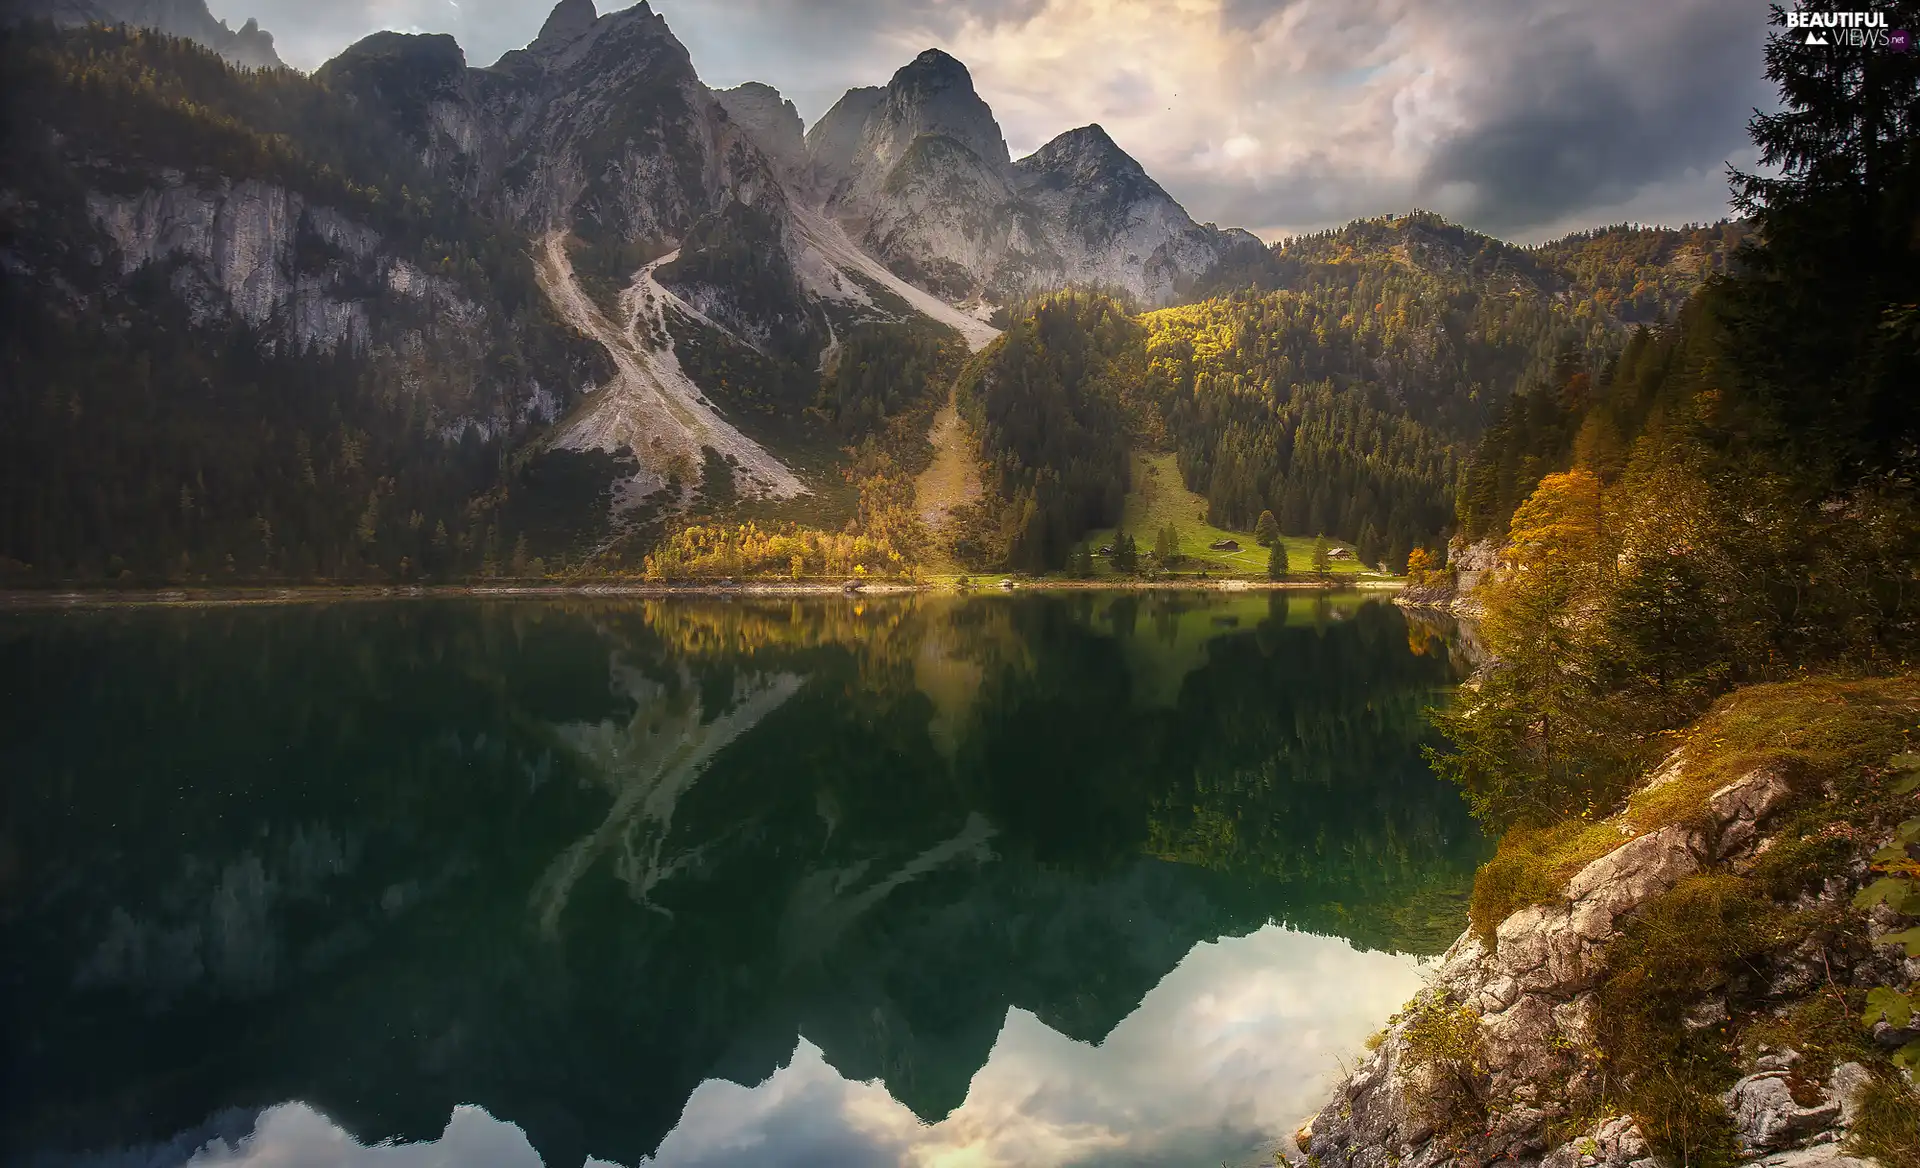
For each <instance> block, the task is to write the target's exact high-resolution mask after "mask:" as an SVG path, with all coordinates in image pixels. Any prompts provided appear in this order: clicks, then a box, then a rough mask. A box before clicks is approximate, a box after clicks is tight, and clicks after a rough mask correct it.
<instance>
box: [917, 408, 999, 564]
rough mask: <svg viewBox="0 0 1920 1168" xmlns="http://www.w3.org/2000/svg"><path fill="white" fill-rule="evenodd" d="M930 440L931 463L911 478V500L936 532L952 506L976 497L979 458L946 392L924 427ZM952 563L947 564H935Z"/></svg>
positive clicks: (979, 485) (950, 512)
mask: <svg viewBox="0 0 1920 1168" xmlns="http://www.w3.org/2000/svg"><path fill="white" fill-rule="evenodd" d="M927 441H929V442H931V443H933V465H931V466H929V467H928V468H927V469H926V470H925V471H923V472H922V473H921V475H920V477H919V478H916V479H914V480H913V501H914V504H915V506H917V507H918V508H919V511H920V520H921V522H923V523H925V524H926V525H927V529H928V530H930V531H932V532H935V533H936V534H937V533H939V531H940V530H941V528H943V527H944V526H946V523H947V520H948V519H950V518H951V517H952V515H953V512H954V511H955V509H957V508H959V507H960V506H962V505H963V504H966V503H970V502H972V501H973V500H975V499H978V498H979V497H980V494H981V491H982V489H983V488H982V487H981V484H980V460H979V455H978V454H977V452H976V451H975V449H974V443H973V431H972V430H971V429H970V428H969V427H968V426H967V423H966V421H965V419H963V418H961V417H960V409H959V406H958V404H957V403H956V401H955V400H954V398H953V396H952V395H951V394H949V396H948V397H947V404H946V405H944V406H941V407H940V412H939V413H937V414H935V415H934V417H933V428H932V429H931V430H929V431H927ZM936 566H941V567H949V568H950V567H952V566H953V565H950V564H942V565H936Z"/></svg>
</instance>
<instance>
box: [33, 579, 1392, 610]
mask: <svg viewBox="0 0 1920 1168" xmlns="http://www.w3.org/2000/svg"><path fill="white" fill-rule="evenodd" d="M1003 579H1006V580H1012V581H1013V586H1012V587H1011V588H1006V587H1002V586H1001V583H1000V582H1001V580H1003ZM1402 587H1403V585H1402V584H1401V583H1400V582H1398V581H1395V580H1390V579H1379V580H1367V581H1356V582H1352V583H1348V582H1344V581H1332V582H1327V581H1318V580H1245V579H1238V578H1232V577H1229V578H1224V579H1220V578H1216V579H1210V580H1198V579H1172V580H1123V581H1105V580H1027V579H1021V578H1018V577H1001V576H992V577H989V578H983V579H980V580H979V582H977V583H972V584H969V586H967V587H965V588H961V587H959V586H958V585H956V584H955V583H953V582H952V581H951V580H942V581H931V582H929V581H923V582H919V583H913V582H907V581H896V580H874V581H868V582H862V583H861V584H860V585H859V586H858V587H856V588H849V587H848V586H847V584H846V583H844V582H841V583H827V582H808V581H803V582H799V583H785V582H780V581H772V580H768V581H746V582H743V583H739V584H717V583H711V582H704V581H703V582H700V583H659V582H656V583H644V582H632V583H628V582H619V581H608V582H601V583H580V584H419V585H399V584H342V585H326V584H293V585H286V586H279V587H275V586H242V585H235V586H232V587H212V586H205V585H196V586H181V587H170V588H125V589H120V588H38V589H27V588H22V589H8V590H4V591H0V611H30V610H36V609H97V608H211V607H240V606H259V605H273V604H324V603H329V602H364V601H370V600H448V599H466V600H599V599H610V600H619V599H636V600H647V599H665V598H670V597H690V598H703V597H704V598H716V597H717V598H726V597H736V596H741V597H752V598H755V599H780V598H783V597H794V598H798V597H823V596H846V597H880V596H918V595H926V594H936V593H945V594H950V595H964V596H983V595H1011V594H1013V593H1018V592H1279V591H1303V592H1381V593H1389V592H1398V591H1399V590H1400V589H1401V588H1402Z"/></svg>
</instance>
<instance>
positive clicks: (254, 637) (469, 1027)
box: [0, 593, 1487, 1168]
mask: <svg viewBox="0 0 1920 1168" xmlns="http://www.w3.org/2000/svg"><path fill="white" fill-rule="evenodd" d="M1458 675H1459V663H1458V661H1457V660H1456V650H1455V648H1454V645H1453V642H1452V640H1451V633H1450V631H1449V630H1448V629H1446V628H1443V627H1439V626H1436V625H1429V624H1424V623H1420V622H1419V621H1417V620H1414V619H1411V618H1409V617H1408V616H1406V615H1405V614H1403V613H1402V612H1401V611H1400V610H1398V609H1396V608H1394V607H1393V606H1392V605H1390V604H1387V603H1383V602H1380V601H1363V600H1361V599H1360V598H1358V597H1355V596H1352V595H1334V596H1316V595H1310V594H1302V593H1296V594H1291V595H1288V594H1278V593H1276V594H1264V593H1260V594H1244V595H1207V596H1202V595H1193V596H1187V595H1174V594H1144V595H1142V594H1131V595H1102V594H1075V595H1067V596H1018V595H1016V596H1011V597H1008V596H989V597H980V598H977V599H959V598H935V597H920V598H902V599H893V600H869V601H856V600H852V599H842V598H831V599H821V600H809V601H805V602H800V603H790V602H784V601H783V602H779V603H766V604H763V603H756V602H753V601H750V600H745V599H735V600H731V601H729V600H718V599H716V600H682V599H674V600H667V601H657V602H656V601H645V602H638V601H621V602H617V603H616V602H606V603H601V602H590V601H579V602H545V601H541V602H534V601H523V602H502V603H482V602H473V601H444V602H442V601H412V602H392V603H385V602H381V603H375V602H365V603H347V604H334V605H288V606H283V607H262V608H212V609H195V610H170V609H119V610H102V611H75V612H56V613H15V614H0V694H3V696H4V709H3V711H0V773H4V775H5V798H6V812H5V816H4V819H3V820H0V975H3V976H4V978H5V997H4V1015H0V1018H3V1019H4V1021H3V1022H0V1026H3V1027H4V1031H3V1032H0V1059H3V1060H4V1062H3V1063H0V1162H5V1163H9V1164H12V1163H24V1164H66V1165H80V1164H86V1165H101V1166H105V1165H114V1166H116V1168H119V1166H130V1165H156V1166H157V1165H177V1164H186V1163H194V1164H203V1165H213V1164H259V1165H267V1164H273V1165H307V1164H313V1165H324V1164H349V1165H394V1166H400V1165H409V1166H411V1165H427V1164H473V1165H480V1166H482V1168H509V1166H513V1168H520V1166H529V1165H534V1164H540V1163H544V1164H547V1165H555V1166H560V1168H575V1166H576V1165H580V1164H582V1163H584V1162H588V1161H590V1160H591V1161H597V1162H610V1163H615V1164H620V1165H633V1164H638V1163H658V1164H673V1165H694V1164H698V1165H723V1164H780V1165H785V1164H800V1165H816V1164H817V1165H891V1164H926V1165H933V1164H969V1165H973V1164H980V1165H988V1164H1009V1165H1016V1164H1017V1165H1052V1164H1136V1163H1137V1164H1160V1163H1176V1164H1180V1163H1194V1164H1208V1165H1214V1164H1220V1163H1222V1162H1226V1163H1233V1164H1241V1163H1254V1162H1259V1161H1261V1160H1262V1159H1264V1160H1265V1162H1267V1163H1271V1162H1272V1161H1271V1155H1272V1148H1273V1146H1274V1144H1273V1141H1274V1140H1276V1139H1277V1138H1279V1137H1281V1136H1282V1135H1283V1134H1284V1133H1285V1132H1287V1131H1290V1130H1291V1129H1292V1127H1293V1126H1294V1125H1295V1124H1297V1123H1298V1122H1299V1120H1301V1119H1302V1118H1304V1117H1305V1115H1306V1114H1308V1113H1309V1112H1310V1111H1312V1110H1313V1109H1315V1108H1316V1107H1317V1106H1318V1104H1319V1102H1320V1101H1321V1098H1322V1096H1323V1094H1324V1092H1325V1090H1326V1089H1327V1087H1328V1085H1329V1083H1330V1082H1331V1079H1332V1076H1333V1075H1334V1074H1335V1072H1336V1071H1337V1069H1338V1065H1339V1060H1340V1059H1341V1058H1343V1057H1346V1058H1351V1056H1352V1055H1353V1053H1354V1052H1356V1051H1357V1050H1358V1049H1359V1048H1360V1044H1361V1042H1362V1041H1363V1040H1364V1038H1365V1036H1366V1035H1367V1034H1368V1033H1369V1032H1370V1031H1372V1030H1373V1029H1375V1028H1376V1027H1377V1026H1378V1025H1379V1024H1380V1023H1381V1021H1382V1020H1383V1019H1384V1018H1385V1016H1386V1015H1387V1014H1388V1013H1390V1012H1391V1011H1392V1010H1393V1009H1395V1008H1396V1007H1397V1006H1398V1005H1399V1004H1400V1003H1401V1002H1402V1001H1404V1000H1405V998H1406V997H1407V996H1408V995H1409V994H1410V993H1411V992H1412V991H1413V990H1414V989H1415V988H1417V987H1418V985H1419V979H1420V975H1421V968H1420V960H1419V959H1420V958H1421V957H1423V956H1431V955H1433V954H1436V953H1438V952H1439V951H1441V950H1442V949H1444V948H1445V946H1446V945H1447V944H1448V943H1450V942H1451V940H1452V939H1453V937H1454V936H1455V935H1456V933H1457V932H1458V930H1459V929H1460V928H1461V927H1462V925H1463V923H1464V918H1465V893H1466V891H1467V889H1468V887H1469V885H1470V882H1471V878H1472V873H1473V869H1474V866H1475V864H1476V863H1477V862H1479V860H1481V859H1482V858H1483V856H1484V854H1485V852H1486V849H1487V844H1486V843H1485V841H1484V840H1483V839H1482V837H1481V836H1480V834H1479V833H1478V832H1477V830H1476V829H1475V827H1474V825H1473V824H1472V822H1471V820H1470V819H1469V818H1468V816H1467V815H1466V814H1465V810H1464V808H1463V806H1462V804H1461V801H1460V799H1459V797H1458V796H1457V795H1456V793H1455V792H1454V791H1453V790H1452V789H1451V788H1449V787H1448V786H1446V785H1445V784H1443V783H1441V782H1440V781H1438V780H1437V779H1435V778H1434V776H1433V775H1432V774H1431V772H1430V771H1429V769H1428V767H1427V764H1426V763H1425V761H1424V760H1423V757H1422V754H1421V748H1422V746H1423V745H1425V744H1429V743H1431V742H1432V741H1433V733H1432V731H1431V730H1430V729H1429V727H1428V725H1427V722H1426V716H1425V715H1426V711H1427V710H1428V709H1429V708H1430V707H1431V706H1432V705H1433V704H1434V703H1436V702H1440V701H1444V700H1446V695H1447V693H1448V690H1449V688H1450V687H1451V686H1452V685H1453V684H1454V682H1455V681H1456V679H1457V677H1458Z"/></svg>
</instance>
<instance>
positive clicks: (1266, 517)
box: [1253, 511, 1280, 547]
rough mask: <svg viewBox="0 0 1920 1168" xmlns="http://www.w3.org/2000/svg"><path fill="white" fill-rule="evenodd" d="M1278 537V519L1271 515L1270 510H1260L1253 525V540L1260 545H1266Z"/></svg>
mask: <svg viewBox="0 0 1920 1168" xmlns="http://www.w3.org/2000/svg"><path fill="white" fill-rule="evenodd" d="M1279 538H1280V521H1279V520H1277V519H1275V518H1274V517H1273V512H1271V511H1262V512H1260V518H1259V519H1258V520H1256V521H1255V522H1254V525H1253V539H1254V542H1255V543H1257V544H1259V545H1260V546H1261V547H1267V546H1269V545H1271V544H1272V543H1273V542H1274V541H1275V540H1278V539H1279Z"/></svg>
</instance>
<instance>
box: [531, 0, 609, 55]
mask: <svg viewBox="0 0 1920 1168" xmlns="http://www.w3.org/2000/svg"><path fill="white" fill-rule="evenodd" d="M599 19H600V10H599V9H598V8H595V7H594V5H593V0H560V2H559V3H558V4H555V5H554V6H553V11H552V12H550V13H548V14H547V22H546V23H545V24H543V25H541V26H540V35H539V36H537V37H535V38H533V43H535V44H543V43H544V44H562V43H565V42H567V41H570V40H573V39H575V38H576V37H579V36H580V35H581V34H583V33H585V32H586V31H587V30H588V29H591V28H592V27H593V22H594V21H596V20H599Z"/></svg>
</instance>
